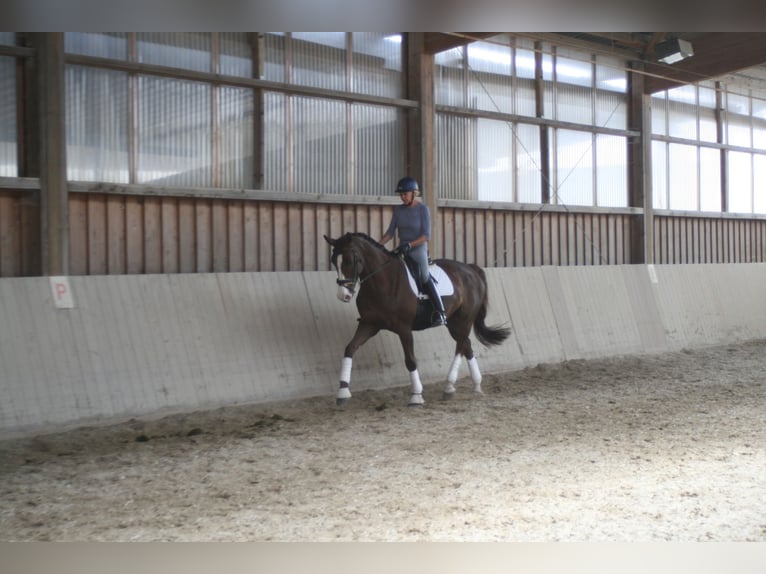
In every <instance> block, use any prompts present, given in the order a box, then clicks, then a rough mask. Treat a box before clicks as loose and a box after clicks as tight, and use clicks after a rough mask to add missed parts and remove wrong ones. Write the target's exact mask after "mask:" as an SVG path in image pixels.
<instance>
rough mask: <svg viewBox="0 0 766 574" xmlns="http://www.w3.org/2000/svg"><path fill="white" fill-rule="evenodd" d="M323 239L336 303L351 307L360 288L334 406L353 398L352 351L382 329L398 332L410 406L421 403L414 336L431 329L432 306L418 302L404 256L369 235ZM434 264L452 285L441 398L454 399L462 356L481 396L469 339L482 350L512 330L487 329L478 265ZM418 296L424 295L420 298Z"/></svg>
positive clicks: (483, 282)
mask: <svg viewBox="0 0 766 574" xmlns="http://www.w3.org/2000/svg"><path fill="white" fill-rule="evenodd" d="M324 238H325V241H327V243H329V244H330V246H331V247H332V255H331V261H332V264H333V266H334V267H335V270H336V271H337V274H338V278H337V280H336V283H337V285H338V299H340V300H341V301H343V302H344V303H349V302H350V301H351V300H352V299H353V297H354V293H355V291H356V289H357V288H358V289H359V293H358V295H357V297H356V306H357V309H358V311H359V319H358V325H357V328H356V332H355V333H354V336H353V337H352V338H351V341H350V342H349V343H348V345H347V346H346V348H345V351H344V353H343V360H342V362H341V369H340V383H339V387H338V392H337V395H336V404H337V405H343V404H344V403H346V402H347V401H348V400H349V399H350V398H351V390H350V384H351V365H352V360H353V357H354V353H356V351H357V350H358V349H359V347H361V346H362V345H364V343H366V342H367V341H368V340H369V339H370V338H371V337H373V336H375V335H376V334H377V333H378V332H379V331H380V330H381V329H385V330H388V331H392V332H393V333H396V334H397V335H398V336H399V340H400V342H401V344H402V349H403V351H404V364H405V366H406V367H407V370H408V371H409V376H410V383H411V391H412V392H411V396H410V399H409V405H410V406H421V405H424V404H425V401H424V400H423V385H422V383H421V381H420V375H419V374H418V368H417V367H418V365H417V361H416V359H415V352H414V341H413V336H412V332H413V331H414V330H423V329H428V328H430V327H431V326H432V325H431V321H430V316H431V312H432V311H433V307H432V305H431V303H430V301H427V300H420V299H421V298H419V297H418V295H416V294H415V290H414V289H412V288H411V286H410V285H411V283H412V280H411V277H412V274H409V276H408V270H407V266H406V264H405V262H404V258H403V257H402V256H398V255H397V254H395V253H394V252H393V251H389V250H388V249H386V248H385V247H384V246H383V245H381V244H380V243H378V242H377V241H375V240H374V239H372V238H371V237H369V236H368V235H366V234H364V233H346V234H345V235H343V236H342V237H339V238H337V239H332V238H330V237H327V235H324ZM339 259H340V262H338V260H339ZM433 263H434V264H435V265H436V266H438V268H440V269H441V270H442V271H443V272H444V273H445V274H446V277H447V280H446V281H445V282H446V283H450V282H451V284H452V293H451V294H449V295H447V296H444V295H443V296H442V300H443V302H444V309H445V311H446V314H447V329H448V330H449V334H450V335H451V336H452V338H453V339H454V340H455V355H454V357H453V360H452V364H451V365H450V369H449V373H448V374H447V385H446V387H445V389H444V392H443V395H442V396H443V398H444V399H450V398H452V397H453V396H454V393H455V383H456V381H457V375H458V370H459V368H460V364H461V362H462V357H465V359H466V361H467V362H468V368H469V371H470V375H471V380H472V381H473V385H474V389H473V390H474V391H475V392H476V393H481V379H482V377H481V371H480V370H479V364H478V362H477V361H476V357H475V356H474V354H473V349H472V347H471V339H470V338H469V335H470V333H471V328H472V327H473V331H474V334H475V335H476V338H477V339H478V340H479V341H480V342H481V343H482V344H483V345H484V346H486V347H490V346H493V345H499V344H500V343H502V342H503V341H504V340H505V339H506V338H507V337H508V336H509V335H510V333H511V331H510V329H508V328H506V327H501V326H492V327H489V326H487V325H486V324H485V322H484V321H485V319H486V316H487V306H488V288H487V278H486V275H485V273H484V271H483V270H482V269H481V267H479V266H478V265H474V264H467V263H462V262H459V261H454V260H451V259H437V260H435V261H434V262H433ZM431 269H432V270H433V269H434V268H433V267H431ZM442 277H443V276H442ZM421 297H425V296H424V295H422V294H421Z"/></svg>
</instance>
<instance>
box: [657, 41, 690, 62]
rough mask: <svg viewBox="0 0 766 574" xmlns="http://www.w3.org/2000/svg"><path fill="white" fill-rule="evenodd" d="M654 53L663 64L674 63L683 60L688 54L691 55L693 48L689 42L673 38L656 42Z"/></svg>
mask: <svg viewBox="0 0 766 574" xmlns="http://www.w3.org/2000/svg"><path fill="white" fill-rule="evenodd" d="M654 55H655V56H656V57H657V60H658V61H660V62H663V63H665V64H675V63H676V62H680V61H681V60H685V59H686V58H688V57H689V56H693V55H694V49H693V48H692V45H691V42H687V41H686V40H681V39H680V38H675V39H673V40H668V41H667V42H662V43H660V44H657V47H656V48H655V49H654Z"/></svg>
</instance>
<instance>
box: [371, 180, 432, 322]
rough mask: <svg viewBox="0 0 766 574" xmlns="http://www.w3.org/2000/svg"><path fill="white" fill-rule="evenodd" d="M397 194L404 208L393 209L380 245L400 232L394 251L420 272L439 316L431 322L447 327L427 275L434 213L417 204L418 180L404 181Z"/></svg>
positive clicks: (420, 276) (401, 206) (420, 280)
mask: <svg viewBox="0 0 766 574" xmlns="http://www.w3.org/2000/svg"><path fill="white" fill-rule="evenodd" d="M396 193H398V194H399V197H400V198H401V200H402V204H401V205H397V206H396V207H395V208H394V215H393V216H392V217H391V223H390V224H389V226H388V230H387V231H386V233H385V234H383V237H382V238H381V240H380V242H381V243H382V244H383V245H385V244H386V243H388V242H389V241H391V239H393V237H394V233H395V232H396V231H397V230H398V231H399V246H398V247H397V248H396V249H394V253H395V254H396V255H403V256H405V257H408V258H409V259H411V260H412V261H414V262H415V263H416V264H417V266H418V270H419V277H418V281H419V282H420V285H422V286H423V288H424V289H425V290H426V292H427V293H428V296H429V297H430V298H431V302H432V303H433V305H434V309H436V312H435V313H434V317H433V318H432V324H433V325H434V326H437V325H446V324H447V315H446V313H445V312H444V303H443V302H442V298H441V296H440V295H439V292H438V291H437V290H436V285H434V282H433V278H432V277H431V274H430V273H429V272H428V240H429V239H430V237H431V212H430V211H429V210H428V206H427V205H425V204H424V203H421V202H419V201H418V200H417V198H416V195H419V194H420V186H419V185H418V182H417V180H415V179H414V178H411V177H403V178H402V179H400V180H399V183H398V184H397V185H396Z"/></svg>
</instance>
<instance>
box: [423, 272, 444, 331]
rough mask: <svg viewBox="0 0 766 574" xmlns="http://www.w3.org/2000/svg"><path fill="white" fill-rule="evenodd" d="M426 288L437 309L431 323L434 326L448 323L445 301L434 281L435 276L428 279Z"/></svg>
mask: <svg viewBox="0 0 766 574" xmlns="http://www.w3.org/2000/svg"><path fill="white" fill-rule="evenodd" d="M425 288H426V291H428V296H429V297H430V298H431V302H432V303H433V306H434V309H435V312H434V315H433V317H432V322H431V325H432V326H433V327H436V326H439V325H446V324H447V314H446V313H445V312H444V303H443V302H442V298H441V296H440V295H439V292H438V291H437V290H436V284H435V283H434V279H433V277H429V278H428V281H426V283H425Z"/></svg>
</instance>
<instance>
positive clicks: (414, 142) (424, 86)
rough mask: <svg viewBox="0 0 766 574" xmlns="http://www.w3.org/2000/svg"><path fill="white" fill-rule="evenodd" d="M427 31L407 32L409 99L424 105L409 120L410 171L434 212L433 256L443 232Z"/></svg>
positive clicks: (438, 253) (439, 250)
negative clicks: (440, 219)
mask: <svg viewBox="0 0 766 574" xmlns="http://www.w3.org/2000/svg"><path fill="white" fill-rule="evenodd" d="M424 39H425V34H424V33H423V32H409V33H408V34H407V40H406V46H407V72H408V73H407V98H409V99H411V100H417V101H418V102H420V106H419V107H418V108H417V109H414V110H411V111H410V112H408V113H409V118H408V122H407V124H408V125H407V166H406V167H407V174H405V175H410V176H412V177H414V178H416V179H417V180H418V182H420V186H421V188H422V189H423V201H424V202H425V204H426V205H427V206H428V209H429V211H430V212H431V240H430V241H429V250H430V253H431V257H433V258H437V257H441V256H442V253H443V252H444V250H443V247H442V233H441V226H440V221H439V209H438V204H437V199H438V196H439V193H438V190H437V188H436V162H435V150H434V146H435V140H436V138H435V133H434V132H435V125H436V107H435V94H434V56H433V54H428V53H426V51H425V43H424Z"/></svg>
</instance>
